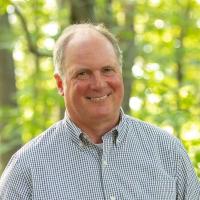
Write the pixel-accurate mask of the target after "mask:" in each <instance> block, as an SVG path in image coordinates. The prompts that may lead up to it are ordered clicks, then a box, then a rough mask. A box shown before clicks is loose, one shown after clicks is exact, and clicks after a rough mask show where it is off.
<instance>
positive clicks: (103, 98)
mask: <svg viewBox="0 0 200 200" xmlns="http://www.w3.org/2000/svg"><path fill="white" fill-rule="evenodd" d="M110 95H111V93H110V94H107V95H104V96H100V97H86V98H87V99H89V100H90V101H92V102H99V101H103V100H105V99H106V98H108V97H109V96H110Z"/></svg>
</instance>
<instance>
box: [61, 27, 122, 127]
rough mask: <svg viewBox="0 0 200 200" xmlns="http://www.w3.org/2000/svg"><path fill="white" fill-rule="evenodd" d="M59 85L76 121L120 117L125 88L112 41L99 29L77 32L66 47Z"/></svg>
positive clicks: (69, 111) (82, 121)
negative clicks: (82, 32) (62, 72)
mask: <svg viewBox="0 0 200 200" xmlns="http://www.w3.org/2000/svg"><path fill="white" fill-rule="evenodd" d="M64 71H65V72H64V76H63V80H62V84H61V85H62V86H61V87H60V88H59V89H60V91H62V92H61V93H62V94H63V96H64V100H65V105H66V108H67V110H68V113H69V116H70V118H71V119H72V120H73V121H74V122H75V123H77V124H81V123H82V124H84V123H87V122H91V123H92V122H93V121H94V120H105V121H106V120H112V119H113V118H116V116H119V109H120V106H121V103H122V99H123V94H124V88H123V80H122V74H121V71H120V66H119V63H118V59H117V57H116V55H115V52H114V49H113V47H112V45H111V43H110V42H109V41H108V40H107V39H106V38H105V37H104V36H102V35H100V34H99V33H97V32H94V31H93V32H92V33H85V34H76V35H74V36H73V38H72V39H71V40H70V41H69V43H68V44H67V46H66V49H65V60H64Z"/></svg>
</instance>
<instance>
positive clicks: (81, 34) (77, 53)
mask: <svg viewBox="0 0 200 200" xmlns="http://www.w3.org/2000/svg"><path fill="white" fill-rule="evenodd" d="M64 54H65V56H64V57H65V59H64V60H65V61H72V60H74V59H75V60H76V62H77V61H81V62H83V61H84V60H87V59H89V60H90V59H94V60H93V61H97V62H98V61H100V60H102V61H103V60H104V59H107V60H108V58H110V59H111V60H115V61H117V56H116V54H115V51H114V48H113V46H112V43H111V42H110V41H109V40H108V39H107V38H106V37H105V36H104V35H102V34H101V33H99V32H98V31H96V30H92V29H83V30H79V31H77V32H76V33H74V34H73V35H72V37H71V38H70V40H69V42H68V43H67V45H66V46H65V51H64Z"/></svg>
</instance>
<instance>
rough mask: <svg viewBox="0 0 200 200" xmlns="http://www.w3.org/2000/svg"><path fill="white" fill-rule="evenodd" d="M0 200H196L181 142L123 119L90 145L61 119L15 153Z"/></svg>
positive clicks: (0, 183)
mask: <svg viewBox="0 0 200 200" xmlns="http://www.w3.org/2000/svg"><path fill="white" fill-rule="evenodd" d="M0 199H1V200H30V199H33V200H78V199H82V200H200V183H199V181H198V179H197V176H196V175H195V172H194V169H193V167H192V164H191V162H190V160H189V158H188V155H187V153H186V151H185V150H184V148H183V146H182V145H181V143H180V142H179V141H178V140H177V139H176V138H174V137H173V136H171V135H169V134H168V133H166V132H165V131H163V130H161V129H159V128H157V127H154V126H152V125H150V124H148V123H145V122H142V121H140V120H137V119H134V118H131V117H130V116H127V115H125V114H123V113H122V114H121V120H120V123H119V125H118V126H117V127H115V128H114V129H112V130H111V131H109V132H108V133H106V134H105V135H104V136H103V147H102V148H99V147H97V146H96V145H94V144H92V143H91V142H90V141H89V140H88V139H87V137H85V135H84V134H83V133H82V131H81V130H80V129H79V128H78V127H76V126H75V125H74V123H73V122H72V121H71V120H70V119H69V118H68V117H65V118H64V119H63V120H61V121H59V122H58V123H56V124H55V125H53V126H52V127H50V128H49V129H48V130H46V131H45V132H44V133H42V134H41V135H39V136H38V137H37V138H35V139H33V140H32V141H30V142H29V143H27V144H26V145H24V146H23V147H22V148H21V149H20V150H19V151H18V152H16V153H15V154H14V155H13V157H12V158H11V160H10V162H9V164H8V165H7V167H6V169H5V171H4V173H3V175H2V177H1V179H0Z"/></svg>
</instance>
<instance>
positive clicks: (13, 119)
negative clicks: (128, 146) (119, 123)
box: [0, 0, 200, 177]
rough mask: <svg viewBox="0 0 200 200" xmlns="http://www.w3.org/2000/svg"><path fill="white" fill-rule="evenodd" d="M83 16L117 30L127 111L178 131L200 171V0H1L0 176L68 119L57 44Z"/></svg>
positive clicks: (173, 132)
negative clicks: (56, 65) (56, 69)
mask: <svg viewBox="0 0 200 200" xmlns="http://www.w3.org/2000/svg"><path fill="white" fill-rule="evenodd" d="M77 22H95V23H104V24H105V25H106V26H107V27H108V28H109V29H110V30H111V31H112V32H113V33H114V34H115V35H116V37H117V38H118V40H119V42H120V46H121V49H122V50H123V56H124V62H123V76H124V81H125V99H124V103H123V108H124V111H125V112H126V113H129V114H131V115H132V116H134V117H137V118H140V119H142V120H145V121H148V122H150V123H153V124H155V125H158V126H160V127H161V128H163V129H166V130H167V131H169V132H170V133H171V134H174V135H175V136H177V137H178V138H179V139H180V140H181V141H182V142H183V144H184V145H185V147H186V149H187V151H188V154H189V156H190V158H191V160H192V162H193V165H194V167H195V170H196V172H197V174H198V176H199V177H200V0H167V1H166V0H0V174H1V172H2V170H3V169H4V167H5V165H6V164H7V162H8V160H9V159H10V157H11V155H12V154H13V153H14V152H15V151H16V150H17V149H18V148H20V146H22V145H23V144H24V143H26V142H28V141H29V140H30V139H32V138H33V137H35V136H36V135H38V134H40V133H41V132H42V131H43V130H45V129H46V128H47V127H49V126H50V125H51V124H53V123H54V122H56V121H58V120H59V119H61V118H62V117H63V113H64V104H63V99H62V97H60V96H59V95H58V93H57V90H56V84H55V81H54V79H53V63H52V49H53V46H54V43H55V40H56V39H57V38H58V36H59V34H60V33H61V31H62V30H63V29H64V27H66V26H67V25H69V24H72V23H77Z"/></svg>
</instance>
